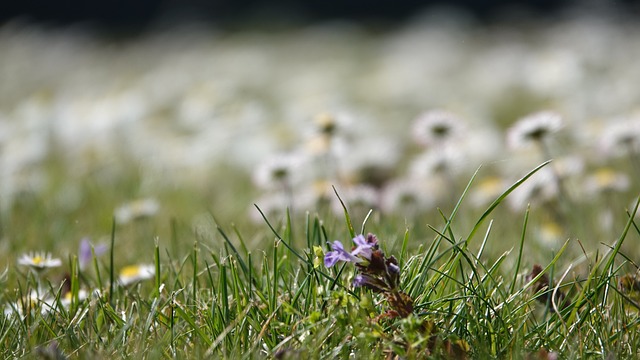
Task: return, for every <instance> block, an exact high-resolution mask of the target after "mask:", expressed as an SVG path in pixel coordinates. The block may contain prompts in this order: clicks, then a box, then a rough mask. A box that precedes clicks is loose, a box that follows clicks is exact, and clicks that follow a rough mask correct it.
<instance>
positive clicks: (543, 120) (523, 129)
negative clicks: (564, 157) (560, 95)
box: [507, 111, 563, 149]
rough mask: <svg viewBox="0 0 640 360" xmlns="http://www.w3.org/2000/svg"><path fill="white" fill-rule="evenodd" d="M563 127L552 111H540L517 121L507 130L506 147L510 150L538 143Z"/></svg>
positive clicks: (558, 117) (560, 119)
mask: <svg viewBox="0 0 640 360" xmlns="http://www.w3.org/2000/svg"><path fill="white" fill-rule="evenodd" d="M562 126H563V122H562V118H561V117H560V115H559V114H557V113H555V112H552V111H541V112H537V113H534V114H531V115H528V116H525V117H523V118H521V119H520V120H518V121H517V122H516V123H515V124H514V125H513V126H511V127H510V128H509V129H508V130H507V145H508V146H509V147H510V148H512V149H518V148H522V147H525V146H527V145H529V144H531V143H540V142H542V141H544V139H546V138H547V137H548V136H550V135H551V134H553V133H556V132H557V131H559V130H560V129H561V128H562Z"/></svg>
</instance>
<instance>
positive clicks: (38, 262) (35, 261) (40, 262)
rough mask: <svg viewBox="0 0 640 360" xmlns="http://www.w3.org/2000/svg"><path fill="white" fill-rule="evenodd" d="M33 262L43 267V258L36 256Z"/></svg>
mask: <svg viewBox="0 0 640 360" xmlns="http://www.w3.org/2000/svg"><path fill="white" fill-rule="evenodd" d="M31 262H33V265H42V263H43V262H44V258H43V257H42V256H34V257H33V259H31Z"/></svg>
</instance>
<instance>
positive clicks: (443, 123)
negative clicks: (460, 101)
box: [412, 110, 465, 147]
mask: <svg viewBox="0 0 640 360" xmlns="http://www.w3.org/2000/svg"><path fill="white" fill-rule="evenodd" d="M464 129H465V126H464V123H463V122H462V120H461V119H460V118H459V117H458V116H456V115H454V114H452V113H450V112H448V111H445V110H432V111H428V112H425V113H422V114H421V115H420V116H418V118H417V119H416V120H415V121H414V123H413V129H412V135H413V138H414V140H415V142H416V143H418V145H421V146H424V147H429V146H433V145H437V144H441V143H443V142H446V141H447V140H450V139H453V138H456V137H458V136H460V135H461V134H462V133H463V132H464Z"/></svg>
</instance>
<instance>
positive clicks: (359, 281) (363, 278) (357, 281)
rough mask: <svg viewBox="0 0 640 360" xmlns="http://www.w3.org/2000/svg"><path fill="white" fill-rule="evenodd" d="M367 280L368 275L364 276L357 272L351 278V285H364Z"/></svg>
mask: <svg viewBox="0 0 640 360" xmlns="http://www.w3.org/2000/svg"><path fill="white" fill-rule="evenodd" d="M368 282H369V279H368V276H364V275H362V274H358V275H356V277H355V278H353V286H355V287H360V286H364V285H366V284H367V283H368Z"/></svg>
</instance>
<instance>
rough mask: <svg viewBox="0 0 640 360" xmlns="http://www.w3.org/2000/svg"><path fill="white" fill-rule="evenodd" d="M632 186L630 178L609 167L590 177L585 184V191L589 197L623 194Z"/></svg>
mask: <svg viewBox="0 0 640 360" xmlns="http://www.w3.org/2000/svg"><path fill="white" fill-rule="evenodd" d="M630 185H631V181H630V180H629V176H627V175H626V174H624V173H621V172H617V171H615V170H613V169H612V168H608V167H604V168H601V169H598V170H596V171H595V172H594V173H593V174H591V175H588V176H587V177H586V178H585V180H584V184H583V186H584V191H585V192H586V193H587V194H589V195H595V194H601V193H609V192H623V191H627V190H628V189H629V186H630Z"/></svg>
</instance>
